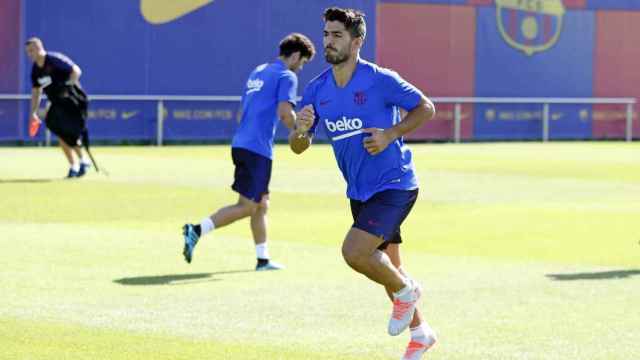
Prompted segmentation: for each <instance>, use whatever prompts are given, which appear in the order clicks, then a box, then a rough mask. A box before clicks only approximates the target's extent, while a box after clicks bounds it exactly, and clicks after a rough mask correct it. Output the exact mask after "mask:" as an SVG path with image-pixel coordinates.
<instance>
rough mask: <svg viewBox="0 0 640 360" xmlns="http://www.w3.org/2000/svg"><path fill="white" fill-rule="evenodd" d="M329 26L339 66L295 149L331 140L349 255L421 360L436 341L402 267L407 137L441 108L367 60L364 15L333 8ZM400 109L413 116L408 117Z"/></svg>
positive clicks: (328, 46) (408, 191)
mask: <svg viewBox="0 0 640 360" xmlns="http://www.w3.org/2000/svg"><path fill="white" fill-rule="evenodd" d="M324 22H325V26H324V38H323V46H324V55H325V59H326V60H327V62H328V63H330V64H331V65H332V67H331V68H330V69H327V70H326V71H325V72H323V73H322V74H320V75H319V76H318V77H316V78H315V79H314V80H312V81H311V82H310V83H309V85H308V86H307V87H306V89H305V91H304V94H303V97H302V103H301V106H302V109H301V110H300V112H299V113H298V114H297V119H296V127H295V129H294V131H292V132H291V133H290V135H289V144H290V146H291V149H292V150H293V151H294V152H295V153H298V154H300V153H302V152H303V151H305V150H306V149H307V148H308V147H309V146H310V145H311V141H312V137H313V134H314V133H315V131H316V130H317V129H318V128H322V130H323V131H324V132H325V134H326V135H327V137H328V138H329V140H330V142H331V145H332V147H333V152H334V154H335V158H336V161H337V163H338V167H339V168H340V171H341V172H342V175H343V176H344V178H345V180H346V181H347V197H348V198H349V199H350V202H351V213H352V215H353V220H354V223H353V226H352V227H351V229H350V230H349V232H348V233H347V235H346V238H345V240H344V242H343V244H342V255H343V257H344V259H345V261H346V262H347V264H348V265H349V266H351V267H352V268H353V269H354V270H355V271H357V272H359V273H361V274H363V275H365V276H367V277H368V278H369V279H371V280H373V281H375V282H377V283H379V284H381V285H383V286H384V287H385V289H386V291H387V294H388V295H389V296H390V298H391V299H392V301H393V311H392V316H391V319H390V320H389V325H388V332H389V334H391V335H394V336H395V335H398V334H400V333H401V332H402V331H403V330H405V329H406V328H407V327H409V326H410V327H411V341H410V342H409V346H408V347H407V350H406V352H405V354H404V357H403V359H408V360H415V359H419V358H421V357H422V355H423V354H424V353H425V352H426V351H427V350H428V349H429V348H430V347H431V346H433V345H434V344H435V342H436V336H435V333H434V332H433V330H432V329H431V328H430V327H429V325H428V324H427V323H426V322H425V321H424V320H423V318H422V316H421V315H420V312H419V311H418V309H417V308H416V303H417V301H418V299H419V298H420V293H421V288H420V286H419V285H418V284H417V282H415V281H414V280H412V279H411V278H409V277H408V276H407V274H406V273H405V272H404V270H403V269H402V267H401V260H400V252H399V246H398V245H399V243H400V242H401V238H400V225H401V224H402V222H403V221H404V219H405V218H406V217H407V215H408V214H409V212H410V211H411V208H412V207H413V204H414V203H415V201H416V199H417V196H418V181H417V179H416V175H415V170H414V167H413V162H412V160H411V151H410V150H409V148H408V147H407V146H406V145H405V144H404V142H403V139H402V136H403V135H405V134H407V133H409V132H411V131H412V130H414V129H416V128H417V127H419V126H420V125H421V124H422V123H424V122H425V121H427V120H429V119H431V118H432V117H433V116H434V114H435V108H434V105H433V103H432V102H431V101H430V100H429V99H427V98H426V97H425V96H424V95H423V94H422V92H420V90H418V89H417V88H415V87H414V86H413V85H411V84H409V83H408V82H406V81H405V80H403V79H402V78H401V77H400V76H399V75H398V74H397V73H395V72H393V71H391V70H389V69H385V68H381V67H379V66H377V65H376V64H373V63H370V62H367V61H365V60H362V59H361V58H360V48H361V47H362V45H363V42H364V38H365V34H366V24H365V20H364V15H363V14H362V13H361V12H359V11H356V10H352V9H340V8H335V7H333V8H329V9H326V10H325V12H324ZM401 108H402V109H405V110H406V111H408V113H407V115H406V117H405V118H404V119H401V117H400V109H401Z"/></svg>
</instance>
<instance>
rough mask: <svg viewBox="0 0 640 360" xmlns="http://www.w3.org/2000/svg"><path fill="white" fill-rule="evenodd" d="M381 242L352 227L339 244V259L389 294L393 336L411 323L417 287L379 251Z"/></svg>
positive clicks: (417, 297)
mask: <svg viewBox="0 0 640 360" xmlns="http://www.w3.org/2000/svg"><path fill="white" fill-rule="evenodd" d="M382 242H383V241H382V238H380V237H376V236H374V235H371V234H369V233H368V232H366V231H364V230H360V229H358V228H355V227H353V228H351V230H349V233H347V238H346V239H345V241H344V243H343V244H342V255H343V257H344V259H345V261H346V262H347V264H349V266H351V267H352V268H353V269H354V270H356V271H357V272H359V273H361V274H363V275H365V276H366V277H368V278H369V279H371V280H373V281H375V282H377V283H379V284H381V285H383V286H384V287H385V288H388V289H389V290H390V291H392V294H393V312H392V315H391V319H389V327H388V332H389V334H390V335H391V336H396V335H399V334H400V333H401V332H403V331H404V330H405V329H406V328H407V327H409V324H410V323H411V321H412V319H413V314H414V312H415V308H416V303H417V302H418V299H420V287H419V286H418V284H416V283H414V282H413V281H411V280H410V279H409V278H407V277H405V276H403V275H402V274H401V273H400V272H399V271H398V269H397V268H396V267H395V266H393V264H392V263H391V260H390V259H389V256H387V254H385V253H384V252H382V251H380V250H378V247H379V246H380V245H381V244H382Z"/></svg>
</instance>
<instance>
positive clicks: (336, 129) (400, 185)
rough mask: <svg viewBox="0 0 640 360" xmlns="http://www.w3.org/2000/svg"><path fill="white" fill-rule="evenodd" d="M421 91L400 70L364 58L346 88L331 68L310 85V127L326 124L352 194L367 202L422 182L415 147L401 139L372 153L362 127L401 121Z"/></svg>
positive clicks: (306, 96)
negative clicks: (413, 158)
mask: <svg viewBox="0 0 640 360" xmlns="http://www.w3.org/2000/svg"><path fill="white" fill-rule="evenodd" d="M422 96H423V95H422V92H420V90H418V89H417V88H416V87H415V86H413V85H411V84H410V83H408V82H406V81H405V80H404V79H402V78H401V77H400V76H399V75H398V74H397V73H396V72H394V71H392V70H389V69H385V68H382V67H379V66H377V65H376V64H373V63H370V62H367V61H364V60H359V61H358V63H357V65H356V68H355V71H354V73H353V75H352V77H351V80H350V81H349V82H348V83H347V85H346V86H345V87H344V88H340V87H338V86H337V85H336V82H335V79H334V77H333V72H332V71H331V69H328V70H326V71H325V72H323V73H322V74H320V75H319V76H318V77H316V78H315V79H313V80H312V81H311V82H310V83H309V85H307V87H306V88H305V91H304V95H303V97H302V103H301V106H306V105H307V104H312V105H313V108H314V110H315V114H316V119H315V121H314V124H313V127H312V128H311V130H310V132H311V133H315V131H316V130H317V128H318V127H320V128H322V129H324V131H325V133H326V135H327V137H328V138H329V140H330V141H331V146H332V147H333V152H334V154H335V157H336V161H337V162H338V167H339V168H340V171H341V172H342V175H343V176H344V179H345V180H346V182H347V197H348V198H350V199H354V200H359V201H366V200H368V199H369V198H370V197H371V196H373V195H374V194H376V193H378V192H380V191H383V190H388V189H398V190H413V189H416V188H417V187H418V180H417V179H416V175H415V171H414V167H413V162H412V161H411V151H410V150H409V148H408V147H407V145H405V144H404V141H403V139H402V138H399V139H396V140H395V141H393V142H392V143H390V144H389V146H388V147H387V148H386V149H385V150H384V151H382V152H381V153H379V154H377V155H370V154H369V153H368V152H367V150H366V149H365V148H364V144H363V139H364V137H365V136H369V134H366V133H363V132H362V129H363V128H381V129H387V128H390V127H393V126H394V125H395V124H397V123H398V122H399V121H400V120H401V118H400V109H399V108H403V109H405V110H407V111H411V110H413V109H414V108H415V107H416V106H417V105H418V104H419V102H420V99H421V97H422Z"/></svg>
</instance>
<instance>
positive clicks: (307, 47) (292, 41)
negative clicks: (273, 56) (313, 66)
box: [280, 33, 316, 60]
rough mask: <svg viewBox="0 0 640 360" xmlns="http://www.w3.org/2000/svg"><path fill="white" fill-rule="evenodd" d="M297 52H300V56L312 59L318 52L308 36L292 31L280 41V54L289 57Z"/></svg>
mask: <svg viewBox="0 0 640 360" xmlns="http://www.w3.org/2000/svg"><path fill="white" fill-rule="evenodd" d="M295 52H300V57H305V58H307V59H309V60H311V59H313V56H314V55H315V54H316V48H315V47H314V46H313V43H312V42H311V40H309V38H308V37H306V36H304V35H302V34H300V33H291V34H289V35H287V36H286V37H285V38H284V39H282V41H280V56H284V57H289V56H291V54H293V53H295Z"/></svg>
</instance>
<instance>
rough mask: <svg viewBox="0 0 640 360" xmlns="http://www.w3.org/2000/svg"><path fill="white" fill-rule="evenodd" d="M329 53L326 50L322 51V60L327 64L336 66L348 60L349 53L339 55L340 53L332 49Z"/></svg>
mask: <svg viewBox="0 0 640 360" xmlns="http://www.w3.org/2000/svg"><path fill="white" fill-rule="evenodd" d="M331 51H332V52H329V50H328V49H325V51H324V58H325V60H327V62H328V63H329V64H332V65H338V64H342V63H343V62H345V61H347V60H349V53H346V52H344V53H341V52H340V51H337V50H333V49H332V50H331Z"/></svg>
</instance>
